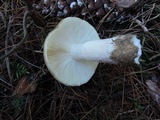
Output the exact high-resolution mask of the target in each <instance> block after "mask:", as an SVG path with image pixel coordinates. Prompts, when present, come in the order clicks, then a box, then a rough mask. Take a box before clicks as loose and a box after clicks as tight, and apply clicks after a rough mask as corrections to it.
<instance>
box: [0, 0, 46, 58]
mask: <svg viewBox="0 0 160 120" xmlns="http://www.w3.org/2000/svg"><path fill="white" fill-rule="evenodd" d="M24 2H25V4H26V6H27V11H26V12H25V14H24V17H23V32H24V36H23V38H22V40H21V41H20V42H19V43H18V44H17V45H15V46H14V47H13V48H12V49H11V50H10V51H9V52H7V53H5V54H4V55H2V56H0V60H2V59H5V58H6V57H8V56H9V55H11V54H12V53H14V52H15V50H16V49H18V48H19V47H20V46H21V45H22V44H23V43H24V41H25V40H26V38H27V35H28V31H27V18H28V16H31V18H32V19H33V21H34V22H35V24H36V25H38V26H40V27H44V26H45V22H44V18H43V17H42V16H41V15H39V14H38V13H36V12H35V11H34V10H33V7H32V4H31V2H30V0H24Z"/></svg>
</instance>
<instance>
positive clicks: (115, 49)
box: [70, 34, 142, 64]
mask: <svg viewBox="0 0 160 120" xmlns="http://www.w3.org/2000/svg"><path fill="white" fill-rule="evenodd" d="M70 52H71V55H72V57H73V58H74V59H75V60H88V61H92V62H103V63H111V64H119V63H124V64H133V63H136V64H139V58H140V56H141V54H142V51H141V45H140V40H139V39H138V38H137V37H136V35H131V34H127V35H119V36H116V37H112V38H107V39H101V40H93V41H88V42H86V43H83V44H73V45H72V47H71V51H70Z"/></svg>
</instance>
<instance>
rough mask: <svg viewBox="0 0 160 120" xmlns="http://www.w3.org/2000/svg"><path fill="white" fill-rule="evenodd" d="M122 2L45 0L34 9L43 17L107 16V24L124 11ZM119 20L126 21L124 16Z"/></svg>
mask: <svg viewBox="0 0 160 120" xmlns="http://www.w3.org/2000/svg"><path fill="white" fill-rule="evenodd" d="M129 1H131V0H129ZM134 1H136V2H137V1H138V0H132V4H134V3H133V2H134ZM121 2H123V4H124V1H123V0H43V1H42V2H40V3H39V4H37V5H34V7H35V9H36V10H40V11H41V12H42V14H43V15H49V16H50V17H67V16H85V17H86V18H93V17H97V18H102V17H104V16H105V15H107V17H106V20H105V21H106V22H107V21H111V20H113V18H116V17H117V16H118V15H120V14H121V13H122V12H123V11H124V8H123V6H122V5H123V4H120V3H121ZM118 5H121V6H120V7H119V6H118ZM125 6H126V5H125ZM130 6H131V5H129V7H130ZM123 15H124V14H123ZM119 18H120V19H117V21H121V20H122V19H124V17H123V16H121V17H119Z"/></svg>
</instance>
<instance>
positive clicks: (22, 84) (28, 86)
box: [12, 76, 37, 96]
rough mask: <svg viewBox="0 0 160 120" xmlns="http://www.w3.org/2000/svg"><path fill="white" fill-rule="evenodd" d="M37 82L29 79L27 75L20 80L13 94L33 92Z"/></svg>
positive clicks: (20, 94)
mask: <svg viewBox="0 0 160 120" xmlns="http://www.w3.org/2000/svg"><path fill="white" fill-rule="evenodd" d="M36 87H37V83H36V82H35V81H31V82H30V80H29V78H28V77H27V76H25V77H23V78H22V79H21V80H19V82H18V85H17V86H16V89H15V90H14V91H13V93H12V95H19V96H22V95H23V94H25V93H33V92H34V91H35V90H36Z"/></svg>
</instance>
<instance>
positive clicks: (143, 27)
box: [129, 15, 148, 32]
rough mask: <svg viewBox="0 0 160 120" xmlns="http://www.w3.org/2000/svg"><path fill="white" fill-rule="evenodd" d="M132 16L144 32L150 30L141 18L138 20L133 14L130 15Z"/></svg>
mask: <svg viewBox="0 0 160 120" xmlns="http://www.w3.org/2000/svg"><path fill="white" fill-rule="evenodd" d="M129 17H130V18H132V20H133V21H134V22H135V23H137V24H138V25H139V26H140V27H141V28H142V29H143V31H144V32H148V28H147V27H146V26H145V25H144V23H143V22H142V21H140V20H138V19H137V18H134V17H133V16H131V15H129Z"/></svg>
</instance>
